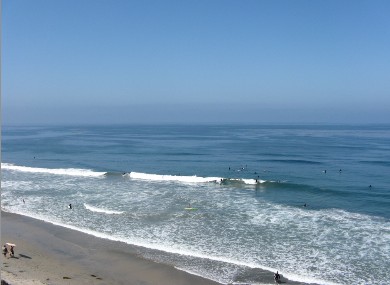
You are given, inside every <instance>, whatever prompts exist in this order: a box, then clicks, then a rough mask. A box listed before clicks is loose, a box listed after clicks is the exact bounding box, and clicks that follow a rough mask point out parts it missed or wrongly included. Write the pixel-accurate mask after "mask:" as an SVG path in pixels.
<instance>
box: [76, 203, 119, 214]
mask: <svg viewBox="0 0 390 285" xmlns="http://www.w3.org/2000/svg"><path fill="white" fill-rule="evenodd" d="M84 207H85V209H87V210H90V211H91V212H97V213H105V214H110V215H112V214H114V215H120V214H123V213H124V211H114V210H107V209H103V208H97V207H94V206H91V205H88V204H87V203H84Z"/></svg>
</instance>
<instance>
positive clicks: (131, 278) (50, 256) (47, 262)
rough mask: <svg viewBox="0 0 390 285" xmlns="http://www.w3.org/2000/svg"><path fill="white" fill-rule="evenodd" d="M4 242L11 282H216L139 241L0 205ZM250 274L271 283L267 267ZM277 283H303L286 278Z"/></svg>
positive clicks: (64, 284)
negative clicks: (144, 251)
mask: <svg viewBox="0 0 390 285" xmlns="http://www.w3.org/2000/svg"><path fill="white" fill-rule="evenodd" d="M6 242H12V243H15V244H16V247H15V257H13V258H5V257H4V256H3V255H2V267H1V279H2V280H4V281H6V282H8V283H9V284H11V285H22V284H23V285H54V284H55V285H69V284H72V285H87V284H94V285H103V284H111V285H116V284H118V285H122V284H123V285H129V284H142V285H165V284H166V285H186V284H194V285H220V284H222V283H219V282H216V281H213V280H210V279H207V278H204V277H202V276H199V275H196V274H192V273H190V272H187V271H184V270H181V269H178V268H175V267H174V266H173V265H169V264H165V263H159V262H157V261H153V260H149V259H147V258H144V257H142V255H141V250H140V248H141V247H139V246H136V245H130V244H127V243H124V242H120V241H113V240H109V239H104V238H100V237H96V236H93V235H90V234H87V233H84V232H81V231H77V230H73V229H69V228H66V227H62V226H59V225H55V224H52V223H49V222H45V221H42V220H38V219H34V218H31V217H28V216H24V215H20V214H16V213H11V212H4V211H3V210H2V211H1V243H2V245H3V244H5V243H6ZM254 274H256V275H257V276H258V277H259V279H260V280H261V282H260V283H258V282H256V283H254V284H275V281H274V278H273V272H270V271H266V270H261V269H257V270H256V273H254ZM234 283H235V282H234V281H233V283H231V284H234ZM239 283H240V282H239ZM282 283H284V284H286V283H287V284H291V285H303V284H308V283H303V282H296V281H291V280H288V279H286V278H282ZM229 284H230V283H229ZM245 284H248V285H249V284H251V283H245Z"/></svg>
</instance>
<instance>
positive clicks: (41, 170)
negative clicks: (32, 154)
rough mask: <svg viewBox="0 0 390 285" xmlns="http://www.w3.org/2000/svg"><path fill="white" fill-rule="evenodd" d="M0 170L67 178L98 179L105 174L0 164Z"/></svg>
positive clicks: (85, 170)
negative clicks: (66, 176) (65, 176)
mask: <svg viewBox="0 0 390 285" xmlns="http://www.w3.org/2000/svg"><path fill="white" fill-rule="evenodd" d="M1 168H2V169H8V170H14V171H21V172H29V173H48V174H54V175H69V176H82V177H100V176H103V175H104V174H106V172H97V171H93V170H90V169H80V168H41V167H29V166H19V165H14V164H11V163H2V164H1Z"/></svg>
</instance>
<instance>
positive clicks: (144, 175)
mask: <svg viewBox="0 0 390 285" xmlns="http://www.w3.org/2000/svg"><path fill="white" fill-rule="evenodd" d="M129 176H130V177H131V178H132V179H142V180H151V181H176V182H184V183H207V182H216V183H220V181H221V179H222V177H198V176H196V175H193V176H180V175H160V174H148V173H140V172H130V173H129Z"/></svg>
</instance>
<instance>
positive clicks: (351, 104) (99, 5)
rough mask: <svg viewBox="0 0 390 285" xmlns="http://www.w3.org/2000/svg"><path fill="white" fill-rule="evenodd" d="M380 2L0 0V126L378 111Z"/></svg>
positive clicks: (375, 119) (353, 119)
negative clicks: (0, 7) (0, 9)
mask: <svg viewBox="0 0 390 285" xmlns="http://www.w3.org/2000/svg"><path fill="white" fill-rule="evenodd" d="M389 15H390V1H388V0H366V1H360V0H351V1H347V0H327V1H325V0H294V1H290V0H284V1H282V0H268V1H266V0H255V1H251V0H240V1H239V0H234V1H229V0H191V1H190V0H178V1H171V0H164V1H160V0H142V1H141V0H138V1H132V0H124V1H121V0H115V1H112V0H54V1H48V0H2V17H1V24H2V26H1V29H2V31H1V32H2V33H1V109H2V125H23V124H30V125H31V124H37V125H38V124H132V123H137V124H139V123H146V124H149V123H184V124H194V123H256V124H257V123H298V124H299V123H305V124H307V123H332V124H333V123H336V124H350V123H367V124H371V123H390V16H389Z"/></svg>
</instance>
